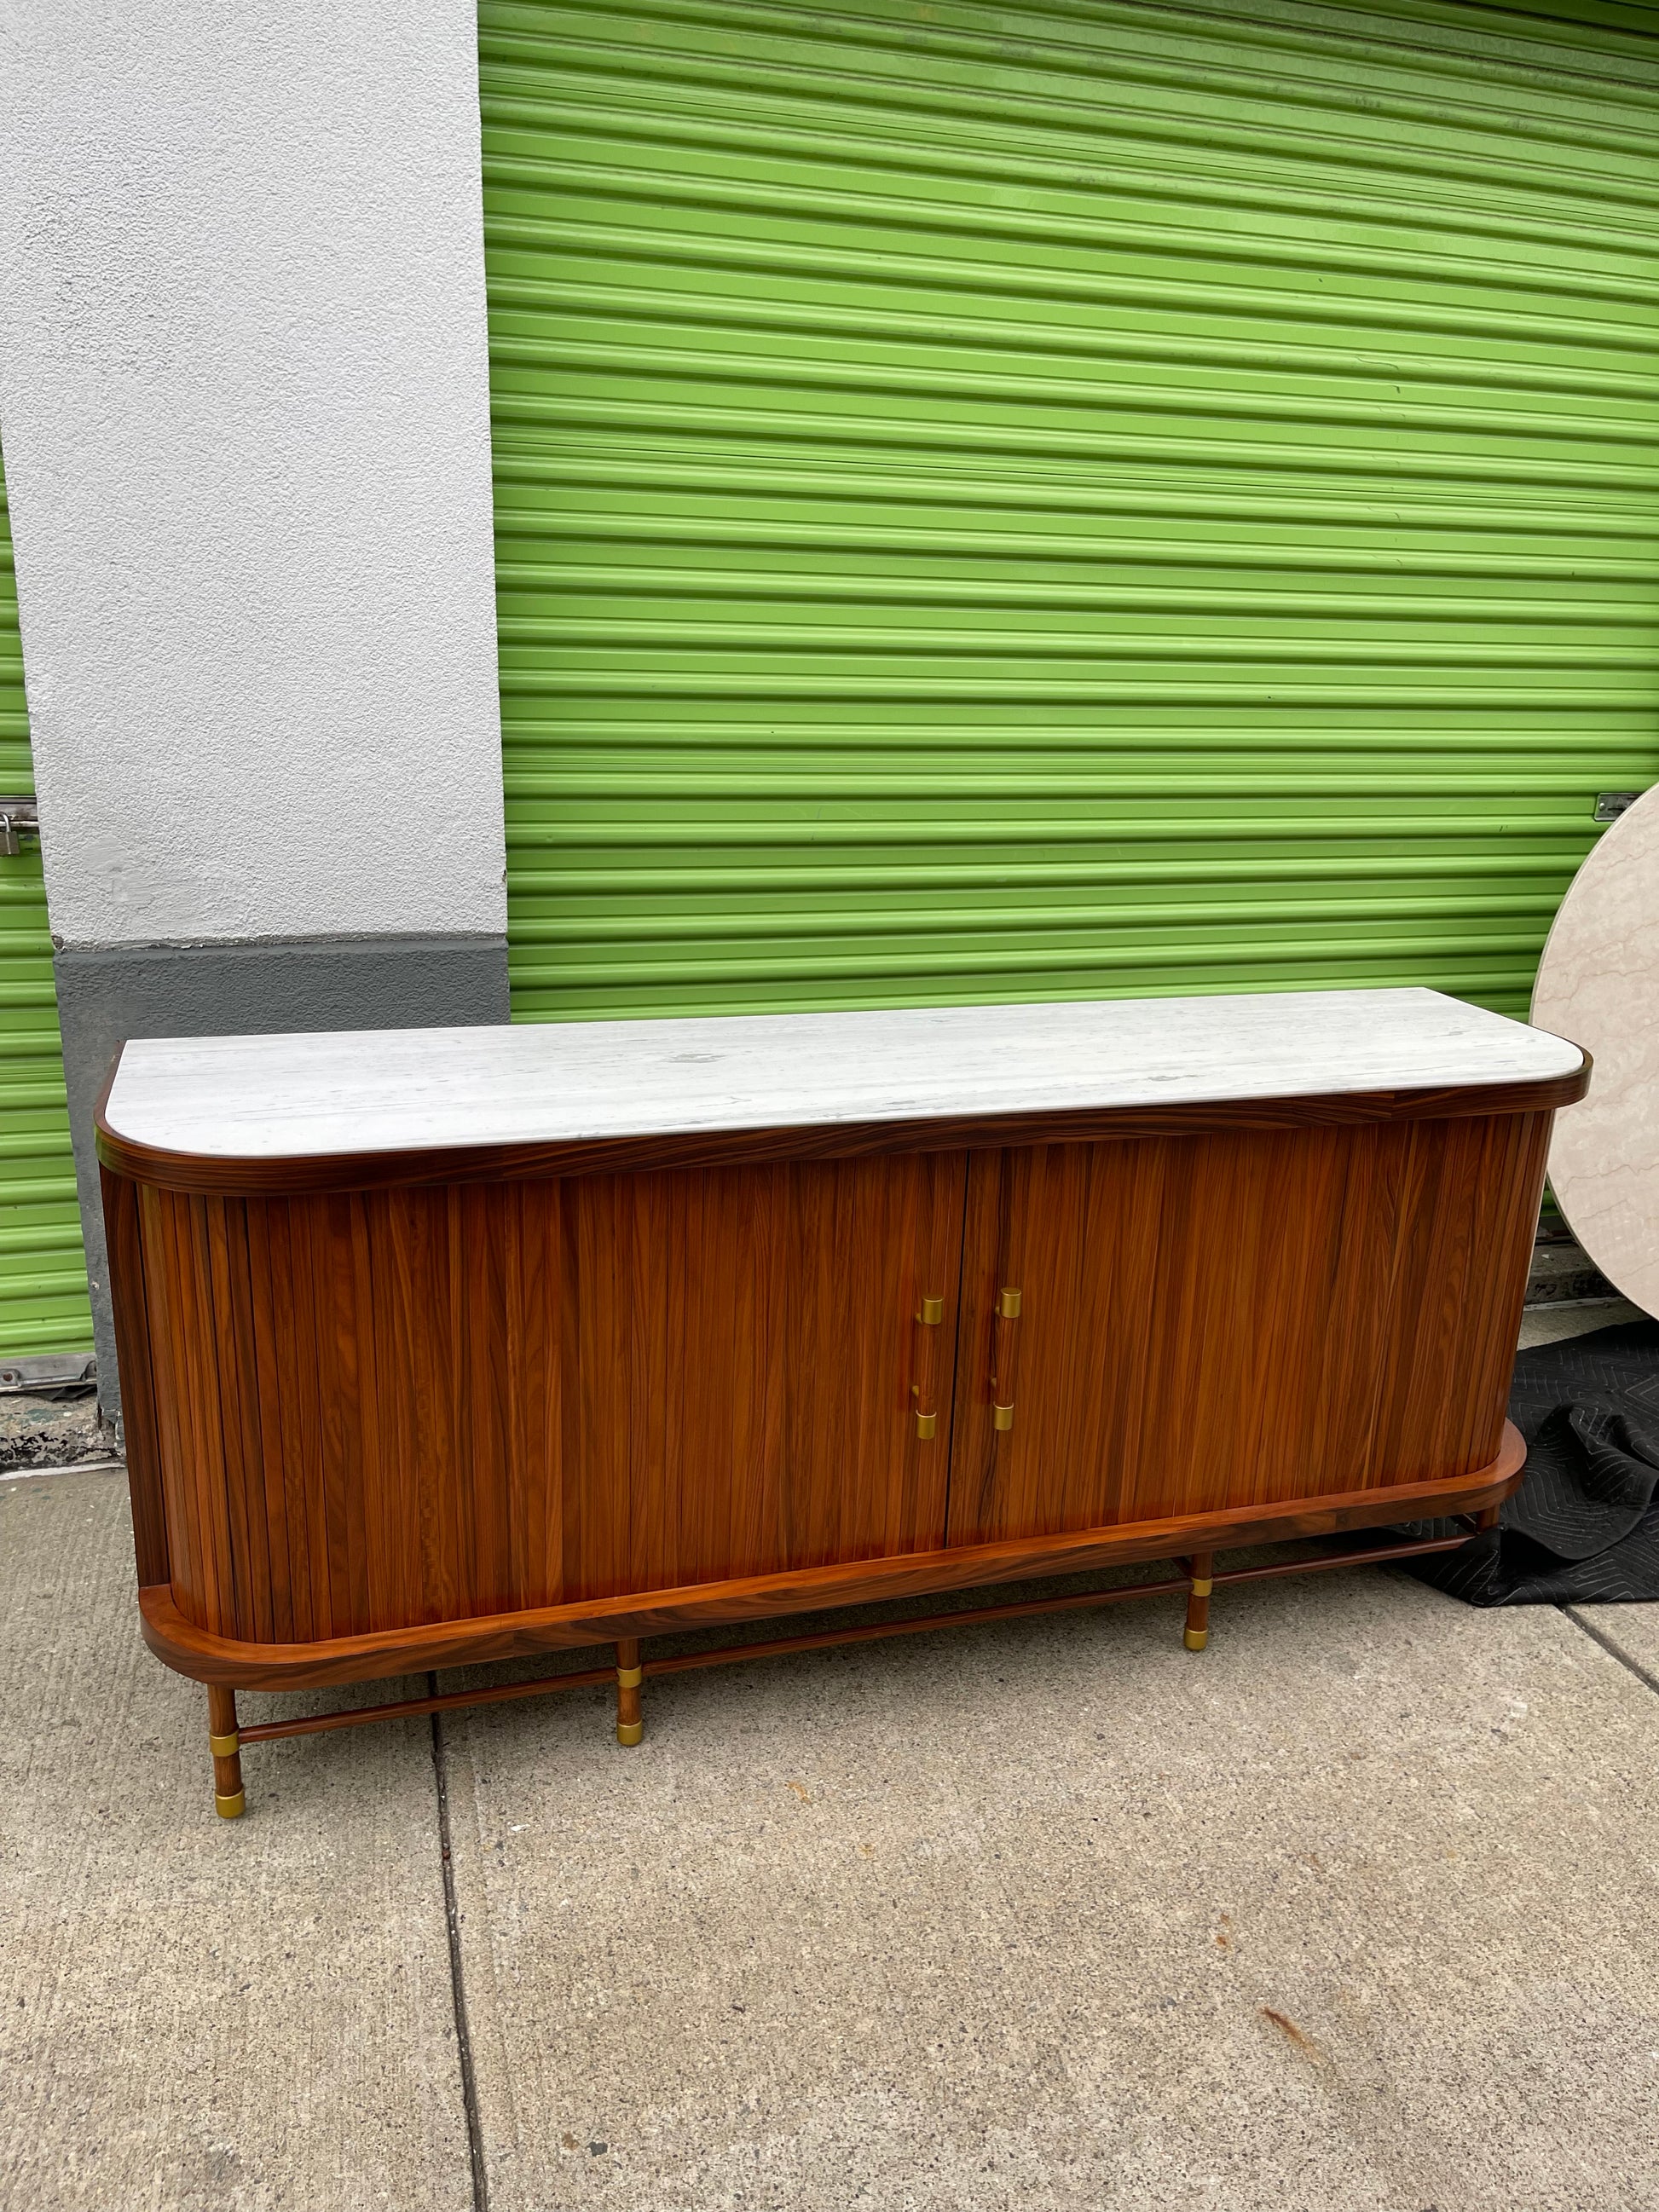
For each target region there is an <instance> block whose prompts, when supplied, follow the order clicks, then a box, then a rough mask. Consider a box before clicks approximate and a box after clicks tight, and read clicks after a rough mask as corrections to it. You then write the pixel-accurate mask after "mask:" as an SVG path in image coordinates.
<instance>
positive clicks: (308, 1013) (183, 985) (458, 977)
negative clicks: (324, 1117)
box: [54, 937, 507, 1419]
mask: <svg viewBox="0 0 1659 2212" xmlns="http://www.w3.org/2000/svg"><path fill="white" fill-rule="evenodd" d="M54 964H55V966H56V969H57V973H58V1018H59V1020H60V1021H61V1023H62V1024H63V1031H64V1074H65V1076H66V1078H67V1080H68V1085H69V1109H70V1130H71V1132H72V1133H73V1136H74V1139H75V1177H76V1187H77V1188H78V1190H79V1192H80V1197H81V1221H82V1228H83V1229H84V1231H85V1234H86V1244H87V1274H88V1281H89V1283H90V1285H91V1289H92V1329H93V1341H94V1345H95V1346H96V1347H97V1352H98V1401H99V1404H100V1407H102V1408H103V1410H104V1412H105V1413H107V1414H108V1415H109V1417H110V1419H117V1418H118V1416H119V1413H120V1384H119V1381H118V1375H117V1370H116V1364H115V1333H114V1328H113V1325H112V1321H111V1318H110V1301H109V1262H108V1259H107V1256H106V1249H105V1243H104V1212H103V1206H102V1204H101V1202H100V1196H99V1188H98V1156H97V1153H96V1152H94V1149H93V1113H94V1109H95V1108H96V1106H97V1103H98V1100H99V1097H100V1094H101V1093H102V1091H103V1088H104V1083H105V1080H106V1077H107V1076H108V1074H109V1066H110V1062H111V1060H112V1059H113V1058H114V1056H115V1048H116V1047H117V1045H118V1044H121V1043H123V1042H125V1040H126V1039H127V1038H128V1037H139V1036H248V1035H251V1034H253V1033H255V1032H262V1033H264V1034H265V1035H270V1034H273V1033H276V1034H280V1033H282V1032H283V1031H285V1030H413V1029H449V1028H455V1027H459V1026H461V1025H463V1024H474V1023H483V1022H504V1021H506V1020H507V939H505V938H504V937H356V938H301V939H286V940H272V941H270V942H268V943H264V944H258V945H136V946H135V945H125V946H122V947H121V948H120V949H118V950H116V951H70V952H60V953H58V956H57V959H56V962H55V963H54Z"/></svg>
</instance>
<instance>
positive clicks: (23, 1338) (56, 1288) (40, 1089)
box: [0, 480, 92, 1359]
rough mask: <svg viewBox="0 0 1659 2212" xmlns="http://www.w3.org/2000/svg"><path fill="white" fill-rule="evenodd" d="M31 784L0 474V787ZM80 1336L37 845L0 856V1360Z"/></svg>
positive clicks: (82, 1274)
mask: <svg viewBox="0 0 1659 2212" xmlns="http://www.w3.org/2000/svg"><path fill="white" fill-rule="evenodd" d="M33 787H34V783H33V769H32V768H31V765H30V760H29V725H28V714H27V709H26V708H25V706H24V703H23V661H22V651H21V643H20V641H19V636H18V627H17V591H16V585H15V577H14V574H13V565H12V555H11V523H10V518H9V514H8V512H7V507H6V495H5V485H4V483H3V480H0V792H6V793H21V792H27V791H32V790H33ZM91 1343H92V1315H91V1311H90V1310H89V1307H88V1302H87V1269H86V1261H85V1259H84V1257H83V1255H82V1249H81V1213H80V1208H79V1207H78V1206H77V1205H76V1196H75V1162H74V1158H73V1157H72V1155H71V1153H70V1133H69V1110H68V1106H67V1103H66V1101H65V1098H64V1052H63V1044H62V1041H61V1039H60V1037H59V1036H58V997H57V993H56V991H55V989H54V987H53V984H52V933H51V931H50V930H49V929H48V928H47V927H46V888H45V885H44V884H43V882H42V880H41V873H40V847H39V846H38V845H37V844H36V843H34V842H33V840H29V841H27V842H25V844H24V847H23V850H22V852H21V854H19V855H18V856H17V857H16V858H15V859H7V858H6V857H5V855H4V854H0V1359H3V1358H19V1357H21V1356H24V1355H26V1354H27V1353H30V1352H79V1351H83V1350H86V1349H88V1348H89V1347H90V1346H91Z"/></svg>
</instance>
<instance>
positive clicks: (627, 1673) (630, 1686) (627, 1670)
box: [617, 1667, 645, 1690]
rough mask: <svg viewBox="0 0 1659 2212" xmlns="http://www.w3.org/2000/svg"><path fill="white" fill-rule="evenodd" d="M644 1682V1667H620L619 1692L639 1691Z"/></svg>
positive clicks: (618, 1673)
mask: <svg viewBox="0 0 1659 2212" xmlns="http://www.w3.org/2000/svg"><path fill="white" fill-rule="evenodd" d="M644 1680H645V1669H644V1668H643V1667H618V1668H617V1688H618V1689H619V1690H637V1689H638V1688H639V1686H640V1684H641V1682H642V1681H644Z"/></svg>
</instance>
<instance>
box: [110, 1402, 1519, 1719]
mask: <svg viewBox="0 0 1659 2212" xmlns="http://www.w3.org/2000/svg"><path fill="white" fill-rule="evenodd" d="M1526 1457H1527V1447H1526V1443H1525V1442H1524V1440H1523V1439H1522V1436H1521V1433H1520V1431H1518V1430H1517V1429H1516V1427H1515V1426H1514V1425H1513V1424H1512V1423H1511V1422H1509V1421H1505V1422H1504V1441H1503V1446H1502V1449H1500V1451H1499V1452H1498V1457H1497V1458H1496V1459H1495V1460H1493V1461H1492V1462H1490V1464H1489V1465H1487V1466H1486V1467H1483V1468H1477V1469H1476V1470H1475V1472H1474V1474H1468V1475H1464V1476H1463V1477H1462V1479H1461V1480H1457V1481H1455V1482H1449V1483H1448V1482H1418V1483H1399V1484H1395V1485H1394V1486H1391V1487H1389V1488H1385V1489H1377V1490H1364V1491H1351V1492H1348V1493H1347V1494H1346V1496H1342V1497H1335V1498H1322V1500H1321V1501H1320V1502H1319V1503H1318V1504H1316V1505H1306V1506H1301V1507H1295V1508H1287V1507H1285V1506H1283V1505H1261V1506H1252V1507H1249V1508H1248V1509H1246V1510H1243V1511H1236V1512H1231V1513H1201V1514H1189V1515H1187V1516H1182V1518H1180V1519H1177V1520H1168V1521H1142V1522H1132V1523H1129V1524H1127V1525H1126V1526H1124V1527H1121V1528H1085V1529H1081V1530H1079V1531H1077V1532H1075V1533H1073V1534H1066V1535H1060V1536H1038V1537H1028V1538H1025V1539H1024V1540H1022V1541H1018V1542H1012V1543H1001V1544H975V1545H967V1546H963V1547H958V1548H957V1549H955V1550H945V1551H938V1552H925V1553H908V1554H906V1555H903V1556H901V1557H899V1558H896V1559H866V1560H862V1561H860V1562H858V1563H857V1564H854V1565H846V1566H830V1567H807V1568H803V1569H800V1570H799V1571H795V1572H793V1573H789V1574H780V1575H757V1576H751V1577H747V1578H745V1579H744V1580H741V1581H736V1582H723V1583H701V1584H697V1585H694V1586H692V1587H690V1588H688V1589H670V1590H656V1591H653V1592H651V1593H650V1594H649V1595H648V1596H641V1595H632V1596H626V1597H613V1598H603V1599H599V1600H595V1601H588V1602H586V1603H581V1604H577V1605H561V1606H549V1607H544V1608H543V1609H541V1610H539V1611H537V1612H533V1613H497V1614H495V1616H494V1617H493V1618H489V1619H483V1620H480V1619H469V1620H455V1621H446V1622H442V1623H440V1624H437V1625H435V1626H429V1627H422V1628H399V1629H392V1630H388V1631H386V1632H384V1633H381V1634H378V1635H369V1636H349V1637H338V1638H334V1639H332V1640H331V1641H330V1642H328V1643H324V1644H253V1643H246V1642H242V1641H240V1640H238V1639H236V1638H231V1637H224V1636H212V1635H209V1634H208V1633H206V1632H204V1630H201V1629H198V1628H194V1627H192V1626H191V1624H190V1623H189V1622H188V1621H187V1620H185V1618H184V1615H183V1614H182V1613H180V1612H179V1608H178V1607H177V1606H176V1605H175V1604H174V1603H173V1593H172V1590H171V1589H170V1588H169V1587H168V1585H167V1584H166V1583H151V1584H149V1585H148V1586H147V1587H145V1588H143V1589H141V1590H140V1591H139V1593H138V1600H139V1605H140V1607H141V1609H142V1613H143V1636H144V1641H145V1643H146V1644H148V1645H149V1648H150V1650H152V1651H153V1652H154V1653H155V1656H156V1657H157V1658H158V1659H161V1660H163V1661H165V1662H166V1663H167V1665H168V1666H169V1667H172V1668H176V1669H177V1671H178V1672H179V1674H189V1675H191V1676H193V1677H194V1678H195V1680H197V1681H198V1682H210V1683H219V1684H224V1685H228V1686H231V1687H234V1688H237V1689H248V1690H305V1689H315V1688H319V1687H320V1686H323V1685H325V1684H326V1683H331V1682H356V1681H366V1680H377V1679H379V1678H381V1677H384V1676H388V1675H393V1674H415V1673H418V1672H420V1671H421V1670H422V1669H424V1668H435V1667H470V1666H477V1665H479V1664H481V1663H483V1662H488V1661H491V1660H496V1659H518V1658H524V1657H526V1656H529V1655H531V1654H532V1653H535V1652H538V1651H552V1650H566V1649H568V1648H570V1647H572V1646H574V1645H580V1644H610V1643H614V1642H617V1640H619V1639H622V1638H638V1637H641V1636H661V1635H665V1634H669V1633H671V1632H675V1631H678V1630H684V1629H690V1628H706V1627H711V1626H716V1625H718V1624H720V1623H722V1622H732V1621H744V1620H767V1619H770V1618H774V1617H775V1616H777V1615H780V1614H785V1613H814V1612H818V1611H823V1610H826V1609H829V1608H831V1607H836V1606H844V1605H870V1604H875V1603H878V1602H880V1601H884V1600H890V1599H894V1598H906V1597H921V1596H927V1595H933V1594H935V1593H938V1592H940V1591H944V1590H957V1589H975V1588H978V1587H981V1586H983V1585H985V1584H988V1583H1004V1582H1018V1581H1021V1580H1025V1579H1029V1578H1030V1577H1033V1576H1036V1575H1066V1574H1077V1573H1080V1572H1083V1571H1087V1570H1090V1569H1095V1568H1101V1567H1109V1566H1116V1565H1129V1564H1132V1563H1133V1562H1134V1561H1136V1560H1143V1559H1169V1558H1173V1557H1176V1556H1179V1555H1182V1554H1184V1553H1189V1552H1214V1551H1221V1550H1225V1549H1227V1548H1228V1547H1234V1546H1238V1545H1244V1544H1283V1543H1290V1542H1293V1541H1296V1540H1297V1538H1302V1537H1317V1536H1330V1535H1337V1534H1341V1533H1343V1532H1344V1531H1346V1530H1348V1529H1355V1528H1386V1527H1389V1526H1390V1525H1391V1524H1393V1523H1394V1522H1400V1521H1437V1520H1445V1519H1449V1518H1450V1517H1451V1516H1454V1515H1456V1514H1467V1513H1480V1512H1482V1511H1485V1510H1488V1509H1490V1508H1492V1507H1496V1506H1498V1505H1499V1504H1502V1502H1503V1500H1504V1498H1507V1497H1509V1495H1510V1492H1512V1491H1513V1490H1514V1489H1515V1488H1516V1486H1517V1485H1518V1483H1519V1482H1520V1480H1521V1475H1522V1468H1524V1466H1525V1463H1526Z"/></svg>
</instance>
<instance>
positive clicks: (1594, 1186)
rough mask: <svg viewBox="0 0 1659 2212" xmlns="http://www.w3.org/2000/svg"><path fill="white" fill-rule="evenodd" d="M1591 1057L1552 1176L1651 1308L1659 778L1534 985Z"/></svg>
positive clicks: (1615, 832) (1588, 867) (1658, 1079)
mask: <svg viewBox="0 0 1659 2212" xmlns="http://www.w3.org/2000/svg"><path fill="white" fill-rule="evenodd" d="M1532 1018H1533V1020H1534V1022H1535V1023H1536V1024H1537V1025H1538V1027H1539V1028H1540V1029H1544V1030H1554V1031H1555V1033H1556V1034H1557V1035H1558V1036H1565V1037H1571V1040H1572V1041H1573V1042H1574V1043H1575V1044H1581V1045H1583V1048H1584V1049H1585V1050H1586V1051H1587V1052H1588V1053H1589V1054H1590V1055H1591V1057H1592V1058H1593V1060H1595V1069H1594V1072H1593V1073H1592V1074H1591V1076H1590V1087H1589V1097H1587V1098H1584V1099H1582V1100H1581V1101H1580V1103H1578V1104H1577V1106H1568V1107H1565V1108H1564V1109H1563V1110H1562V1112H1561V1113H1560V1115H1559V1116H1558V1117H1557V1120H1556V1124H1555V1135H1554V1139H1553V1142H1552V1144H1551V1146H1550V1170H1549V1172H1550V1185H1551V1188H1553V1191H1554V1193H1555V1200H1556V1204H1557V1205H1558V1206H1559V1207H1560V1209H1561V1211H1562V1212H1563V1214H1564V1215H1565V1217H1566V1221H1567V1225H1568V1227H1569V1228H1570V1229H1571V1231H1572V1233H1573V1235H1574V1236H1575V1237H1577V1239H1578V1242H1579V1243H1581V1244H1582V1245H1583V1248H1584V1249H1585V1251H1586V1252H1587V1253H1589V1256H1590V1258H1591V1259H1592V1260H1593V1261H1595V1264H1596V1266H1597V1267H1599V1268H1600V1269H1601V1272H1602V1273H1603V1274H1604V1275H1606V1276H1607V1279H1609V1281H1611V1282H1612V1283H1613V1284H1614V1285H1616V1286H1617V1287H1618V1288H1619V1289H1620V1290H1621V1291H1623V1292H1624V1294H1625V1296H1626V1297H1627V1298H1631V1299H1633V1300H1634V1302H1635V1303H1636V1304H1638V1306H1640V1307H1641V1308H1642V1309H1643V1310H1644V1312H1646V1313H1650V1314H1659V786H1656V787H1655V788H1654V789H1652V790H1651V791H1648V792H1645V793H1644V794H1643V796H1642V797H1641V798H1640V799H1638V800H1637V802H1636V804H1635V805H1633V806H1632V807H1630V808H1629V809H1627V810H1626V812H1625V813H1623V814H1621V815H1620V817H1619V819H1618V820H1617V821H1616V822H1615V823H1613V826H1612V827H1611V828H1610V829H1607V831H1606V832H1605V833H1604V834H1603V836H1602V838H1601V842H1600V843H1599V844H1598V845H1597V846H1595V848H1594V850H1593V851H1592V852H1591V853H1590V854H1589V858H1588V859H1587V860H1585V862H1584V865H1583V867H1582V868H1580V870H1579V871H1578V873H1577V876H1576V877H1575V878H1574V879H1573V883H1572V887H1571V890H1569V891H1568V893H1567V895H1566V896H1565V899H1563V901H1562V902H1561V908H1560V911H1559V913H1558V914H1557V915H1556V917H1555V926H1554V927H1553V929H1552V930H1551V931H1550V934H1549V942H1548V943H1547V945H1545V947H1544V957H1543V960H1542V962H1541V963H1540V966H1539V970H1538V981H1537V984H1536V986H1535V987H1534V991H1533V994H1532Z"/></svg>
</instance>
